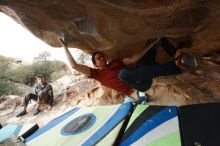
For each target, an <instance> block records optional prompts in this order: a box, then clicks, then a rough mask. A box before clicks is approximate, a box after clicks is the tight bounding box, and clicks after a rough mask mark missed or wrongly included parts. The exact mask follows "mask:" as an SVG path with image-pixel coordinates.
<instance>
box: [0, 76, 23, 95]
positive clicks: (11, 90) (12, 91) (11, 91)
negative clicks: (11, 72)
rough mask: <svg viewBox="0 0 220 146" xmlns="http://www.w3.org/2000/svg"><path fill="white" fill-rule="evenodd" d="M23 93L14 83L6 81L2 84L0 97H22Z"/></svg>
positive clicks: (0, 85) (0, 84) (2, 81)
mask: <svg viewBox="0 0 220 146" xmlns="http://www.w3.org/2000/svg"><path fill="white" fill-rule="evenodd" d="M22 94H23V93H22V91H20V90H18V88H17V87H16V86H15V84H14V83H12V82H10V81H6V80H1V82H0V96H2V95H22Z"/></svg>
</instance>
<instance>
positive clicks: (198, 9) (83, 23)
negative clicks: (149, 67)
mask: <svg viewBox="0 0 220 146" xmlns="http://www.w3.org/2000/svg"><path fill="white" fill-rule="evenodd" d="M0 11H2V12H3V13H5V14H6V15H8V16H10V17H12V18H13V19H14V20H15V21H16V22H18V23H19V24H21V25H22V26H24V27H25V28H27V29H28V30H29V31H31V32H32V33H33V34H34V35H35V36H37V37H38V38H40V39H41V40H43V41H44V42H46V43H47V44H49V45H51V46H54V47H60V45H59V43H58V41H57V37H58V36H59V35H62V34H63V35H64V36H65V40H66V41H67V42H68V43H69V47H76V48H79V49H81V50H83V51H85V52H87V53H92V52H94V51H102V52H103V53H104V54H106V55H107V56H108V57H109V58H112V57H115V58H117V57H125V56H129V55H132V54H134V53H139V52H140V51H142V49H143V48H144V46H145V44H146V42H147V40H149V39H150V40H152V39H154V38H158V37H161V36H169V37H172V38H173V39H172V41H173V43H174V44H175V45H176V44H177V43H178V42H179V41H182V40H183V41H187V42H188V43H189V44H190V43H191V48H190V49H189V51H191V52H192V53H193V54H194V55H197V56H202V55H206V54H209V53H212V52H213V51H219V50H220V41H219V40H220V27H219V24H220V1H219V0H65V1H63V0H53V1H49V0H41V1H37V0H31V1H30V0H1V1H0ZM183 36H186V37H183ZM160 55H161V56H163V55H162V54H160ZM219 77H220V66H219V65H217V64H215V63H211V64H210V63H209V64H206V63H205V64H204V62H203V63H201V64H200V66H199V69H198V70H197V71H195V72H185V73H184V74H181V75H178V76H171V77H159V78H156V79H155V80H154V84H153V85H152V88H151V89H150V90H149V91H148V94H149V95H150V96H151V97H152V99H153V101H152V104H163V105H167V104H175V105H182V104H191V103H203V102H216V101H220V98H219V97H220V88H219V79H220V78H219ZM85 82H86V84H89V85H91V87H93V84H90V83H87V81H85ZM81 83H82V82H81ZM79 84H80V83H79ZM79 86H80V85H79ZM84 86H85V85H84ZM73 87H74V90H71V92H67V95H66V96H68V97H74V98H75V99H74V102H75V103H73V105H82V106H83V105H86V106H90V105H98V104H111V103H119V102H121V101H123V97H121V96H120V95H119V96H118V95H116V94H115V95H112V93H111V95H110V94H109V95H106V94H108V92H104V90H102V89H100V88H99V87H96V86H94V88H92V89H90V90H88V91H85V93H84V94H83V96H81V94H80V93H81V91H78V90H75V87H76V85H74V86H73ZM105 93H106V94H105ZM113 96H118V98H112V97H113ZM76 97H77V98H76ZM97 97H103V98H100V99H96V98H97ZM111 98H112V99H111ZM88 101H90V103H89V102H88Z"/></svg>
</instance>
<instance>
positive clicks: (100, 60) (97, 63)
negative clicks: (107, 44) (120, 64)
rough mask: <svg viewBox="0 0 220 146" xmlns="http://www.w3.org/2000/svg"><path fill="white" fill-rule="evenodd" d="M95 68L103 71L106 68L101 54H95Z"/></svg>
mask: <svg viewBox="0 0 220 146" xmlns="http://www.w3.org/2000/svg"><path fill="white" fill-rule="evenodd" d="M95 66H96V67H97V68H100V69H104V68H106V67H107V62H106V59H105V56H104V55H103V54H102V53H97V54H96V55H95Z"/></svg>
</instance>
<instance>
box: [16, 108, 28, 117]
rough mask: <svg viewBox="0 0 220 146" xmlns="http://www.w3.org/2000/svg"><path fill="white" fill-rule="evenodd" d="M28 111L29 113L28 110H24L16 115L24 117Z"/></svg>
mask: <svg viewBox="0 0 220 146" xmlns="http://www.w3.org/2000/svg"><path fill="white" fill-rule="evenodd" d="M26 113H27V112H26V111H24V110H23V111H21V112H19V113H18V114H17V115H16V117H22V116H24V115H25V114H26Z"/></svg>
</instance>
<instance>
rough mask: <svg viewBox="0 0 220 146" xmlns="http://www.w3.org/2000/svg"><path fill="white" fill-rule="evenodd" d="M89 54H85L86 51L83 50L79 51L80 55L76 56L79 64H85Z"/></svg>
mask: <svg viewBox="0 0 220 146" xmlns="http://www.w3.org/2000/svg"><path fill="white" fill-rule="evenodd" d="M90 60H91V59H90V55H89V54H87V53H84V52H80V55H79V57H78V58H77V61H78V62H79V63H80V64H87V63H88V61H90Z"/></svg>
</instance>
